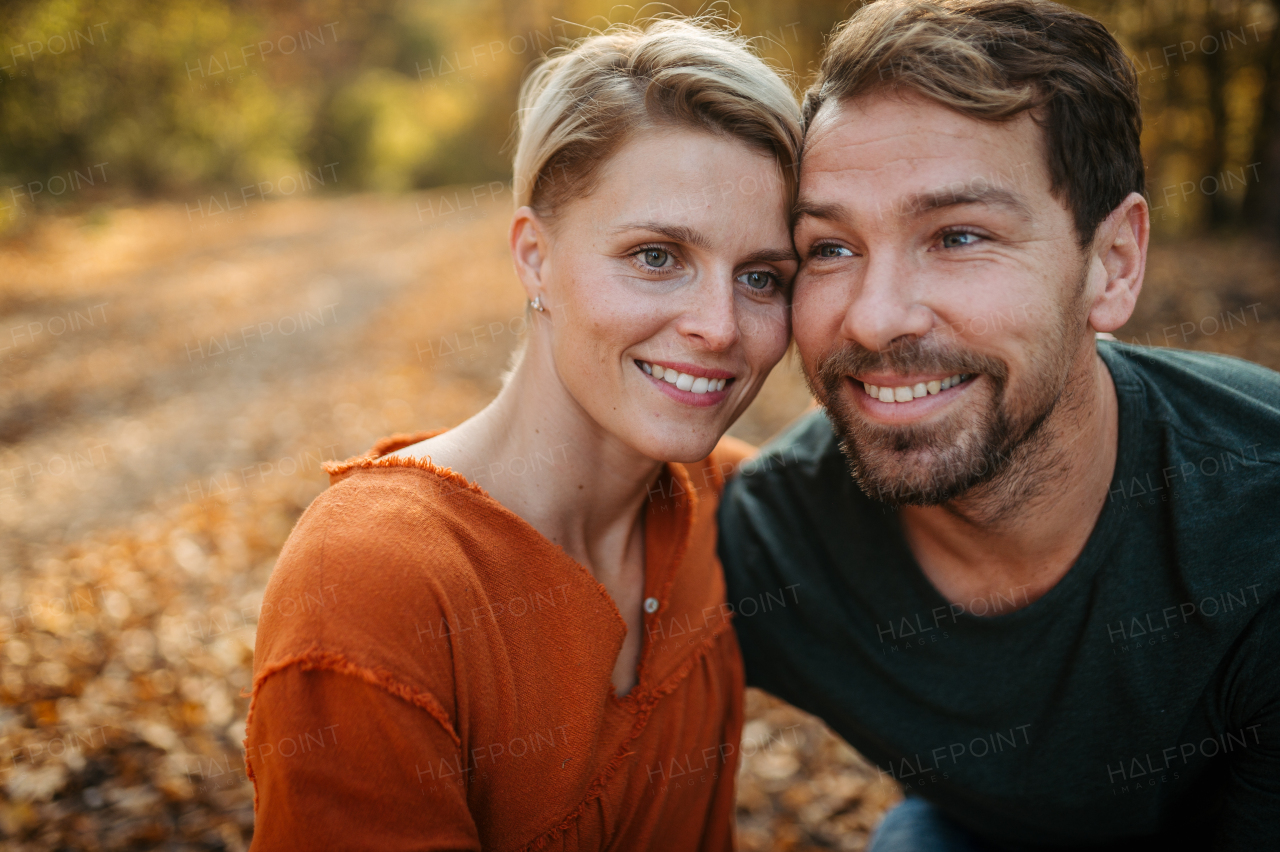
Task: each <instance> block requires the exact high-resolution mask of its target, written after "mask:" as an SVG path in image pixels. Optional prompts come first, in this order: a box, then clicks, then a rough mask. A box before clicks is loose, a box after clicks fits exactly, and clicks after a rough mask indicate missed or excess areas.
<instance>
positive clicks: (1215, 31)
mask: <svg viewBox="0 0 1280 852" xmlns="http://www.w3.org/2000/svg"><path fill="white" fill-rule="evenodd" d="M1278 4H1280V0H1076V2H1075V5H1076V6H1077V7H1079V8H1081V9H1083V10H1084V11H1087V12H1089V13H1091V14H1094V15H1096V16H1098V17H1099V18H1100V19H1101V20H1102V21H1103V22H1104V23H1106V25H1107V26H1108V27H1109V28H1110V29H1111V30H1112V31H1113V32H1115V33H1116V35H1117V37H1118V38H1119V39H1120V40H1121V42H1122V43H1123V44H1124V45H1125V47H1126V49H1127V50H1129V51H1130V53H1131V55H1132V56H1133V58H1134V61H1135V65H1136V67H1137V69H1138V72H1139V76H1140V83H1141V88H1142V95H1143V101H1144V110H1145V115H1146V130H1145V133H1144V138H1143V149H1144V153H1145V155H1146V158H1147V163H1148V171H1149V186H1150V197H1151V201H1152V207H1153V209H1154V210H1155V211H1156V214H1157V215H1156V220H1157V223H1156V224H1157V229H1158V230H1161V231H1164V232H1166V233H1175V232H1178V231H1181V230H1192V229H1197V228H1218V229H1222V228H1235V227H1238V226H1239V225H1240V224H1241V223H1242V222H1248V223H1250V224H1254V225H1256V226H1257V227H1259V228H1261V229H1263V230H1264V231H1266V232H1267V233H1268V234H1270V235H1271V237H1272V238H1273V239H1277V240H1280V39H1277V37H1276V35H1275V33H1276V21H1277V18H1278V17H1280V8H1278ZM852 9H853V5H852V4H850V3H848V2H847V0H810V2H801V0H741V2H734V3H732V6H730V4H728V3H726V2H723V0H720V1H719V2H712V3H710V4H708V3H707V2H706V0H672V2H670V3H662V4H641V5H639V6H636V7H616V6H614V5H613V4H612V3H611V2H610V3H606V2H601V0H301V2H286V0H261V1H260V2H253V3H250V2H247V0H11V2H8V3H7V4H6V5H5V9H4V12H3V13H2V17H0V181H2V183H0V230H3V229H4V228H5V227H6V226H12V225H13V224H14V223H15V222H16V221H19V220H20V219H21V216H20V214H21V213H23V212H25V211H27V210H28V209H31V208H33V207H34V208H43V207H56V206H58V205H62V204H67V203H73V204H83V203H85V202H91V201H94V200H97V199H115V200H127V199H128V198H129V197H130V196H166V197H174V198H178V199H192V198H196V197H198V196H200V195H201V194H202V193H206V192H212V191H213V190H215V189H218V190H230V191H231V192H236V191H238V190H240V189H241V188H243V187H248V186H254V185H261V186H271V185H275V184H276V183H278V182H279V181H280V179H281V178H282V177H285V176H289V175H298V174H301V173H302V172H304V171H305V172H309V173H312V174H314V173H317V170H323V169H325V168H326V167H327V166H330V165H331V166H332V167H333V168H332V169H331V171H330V174H331V175H332V176H333V177H334V179H336V180H337V184H338V187H337V188H338V189H340V190H342V191H355V190H379V191H401V190H405V189H410V188H415V187H416V188H421V187H426V186H436V185H441V184H447V183H455V182H464V181H465V182H481V181H490V180H494V179H508V178H509V176H510V173H509V168H510V167H509V156H510V150H509V147H508V143H509V141H510V139H511V132H512V129H513V126H514V120H513V119H514V110H515V105H516V95H517V91H518V88H519V84H520V80H521V79H522V78H523V76H524V74H525V73H526V72H527V69H528V67H529V65H530V63H532V62H534V61H535V60H536V59H537V58H538V57H539V56H541V55H543V54H544V53H546V52H547V51H548V50H550V49H552V48H553V47H555V46H557V45H563V44H566V43H568V42H569V41H571V40H572V39H574V38H577V37H580V36H582V35H585V34H587V33H588V32H590V31H591V30H592V29H593V28H600V27H604V26H607V24H608V23H609V22H610V21H618V20H623V21H627V20H634V19H635V18H637V17H645V16H650V15H653V14H658V13H662V12H671V11H678V12H681V13H684V14H697V13H710V14H712V15H715V16H718V17H720V18H721V19H723V20H727V21H729V22H731V23H734V24H737V25H739V27H740V31H741V32H743V33H744V34H746V35H749V36H753V37H756V44H757V47H758V48H759V49H760V51H761V52H762V53H763V54H764V55H765V56H766V57H768V58H769V59H770V61H772V62H774V64H775V65H777V66H778V67H780V68H782V69H784V70H787V71H789V72H791V73H792V74H793V79H794V82H795V84H796V87H797V90H799V89H801V88H803V85H804V83H805V82H806V81H807V79H809V77H810V75H811V74H812V72H813V70H814V69H815V67H816V63H817V60H818V57H819V54H820V51H821V48H822V43H823V38H824V37H825V36H826V35H827V34H829V33H830V32H831V31H832V29H833V28H834V27H835V26H836V25H837V24H838V23H839V22H840V21H842V20H844V19H845V18H846V17H847V15H848V14H849V13H850V12H851V11H852ZM95 164H105V165H103V166H102V167H101V168H100V169H99V171H98V174H99V175H102V174H103V173H105V178H106V182H105V185H104V184H103V182H102V181H101V180H98V181H96V182H94V183H87V182H86V181H85V180H83V179H81V178H80V177H77V175H82V176H83V175H88V174H89V172H90V170H92V169H93V168H94V167H95ZM68 177H69V178H70V180H71V182H72V183H74V184H76V185H77V187H78V191H77V192H75V193H70V192H65V191H64V192H57V193H55V192H54V191H52V189H51V188H50V184H51V183H52V184H53V185H56V186H58V187H63V186H64V184H66V183H67V181H66V178H68ZM331 183H332V182H329V183H326V184H325V186H324V188H325V189H331V188H332V185H331ZM6 210H7V211H8V215H7V217H6V215H5V213H6Z"/></svg>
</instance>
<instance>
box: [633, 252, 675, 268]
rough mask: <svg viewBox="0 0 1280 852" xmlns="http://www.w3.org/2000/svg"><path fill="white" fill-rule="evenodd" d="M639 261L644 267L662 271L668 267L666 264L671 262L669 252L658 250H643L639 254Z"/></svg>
mask: <svg viewBox="0 0 1280 852" xmlns="http://www.w3.org/2000/svg"><path fill="white" fill-rule="evenodd" d="M640 259H641V260H642V261H643V262H644V265H645V266H650V267H653V268H654V269H663V268H664V267H666V266H667V265H668V264H667V262H668V261H670V260H671V252H669V251H665V250H664V249H658V248H651V249H645V250H644V251H642V252H640Z"/></svg>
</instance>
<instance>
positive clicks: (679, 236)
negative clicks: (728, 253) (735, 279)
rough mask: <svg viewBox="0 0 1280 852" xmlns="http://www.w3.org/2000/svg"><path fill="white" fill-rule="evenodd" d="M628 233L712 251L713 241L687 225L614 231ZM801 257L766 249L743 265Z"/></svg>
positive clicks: (624, 227)
mask: <svg viewBox="0 0 1280 852" xmlns="http://www.w3.org/2000/svg"><path fill="white" fill-rule="evenodd" d="M626 231H649V232H651V233H654V234H661V235H662V236H664V237H666V238H667V239H669V240H671V241H672V242H676V243H683V244H684V245H689V246H696V247H697V248H700V249H705V250H708V251H710V250H711V241H710V240H709V239H707V237H706V236H705V235H704V234H702V233H701V232H700V231H695V230H694V229H693V228H690V227H688V226H686V225H664V224H663V223H661V222H635V223H632V224H630V225H622V226H620V227H618V228H615V229H614V233H615V234H621V233H625V232H626ZM799 260H800V256H799V255H797V254H796V252H795V249H792V248H766V249H760V250H759V251H755V252H752V253H751V254H749V255H747V256H746V257H745V258H743V259H742V261H741V262H742V263H785V262H787V261H799Z"/></svg>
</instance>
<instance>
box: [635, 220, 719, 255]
mask: <svg viewBox="0 0 1280 852" xmlns="http://www.w3.org/2000/svg"><path fill="white" fill-rule="evenodd" d="M624 231H652V232H653V233H655V234H661V235H662V236H664V237H666V238H667V239H669V240H671V241H672V242H675V243H684V244H685V245H689V246H696V247H697V248H700V249H708V250H709V249H710V248H711V240H709V239H707V237H706V235H704V234H702V233H700V232H699V231H695V230H694V229H693V228H690V227H688V226H687V225H666V224H663V223H662V222H635V223H632V224H630V225H622V226H621V227H618V228H615V229H614V233H615V234H621V233H623V232H624Z"/></svg>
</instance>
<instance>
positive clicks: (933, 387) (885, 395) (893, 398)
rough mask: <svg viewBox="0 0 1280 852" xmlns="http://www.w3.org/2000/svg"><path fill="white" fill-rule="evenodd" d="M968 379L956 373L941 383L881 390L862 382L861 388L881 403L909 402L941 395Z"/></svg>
mask: <svg viewBox="0 0 1280 852" xmlns="http://www.w3.org/2000/svg"><path fill="white" fill-rule="evenodd" d="M969 377H970V376H969V374H968V373H957V374H956V375H954V376H950V377H948V378H945V379H943V380H942V381H938V380H937V379H935V380H933V381H932V382H918V383H916V384H914V385H903V386H902V387H898V388H888V387H885V388H882V387H879V386H878V385H873V384H871V383H870V382H863V383H862V386H863V387H864V388H866V390H867V393H868V394H869V395H871V396H874V397H875V398H876V399H878V400H880V401H881V402H910V401H911V400H913V399H919V398H920V397H922V396H928V395H930V394H935V393H941V392H942V391H944V390H946V389H947V388H949V387H953V386H955V385H958V384H960V383H961V382H963V381H965V380H966V379H968V378H969Z"/></svg>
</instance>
